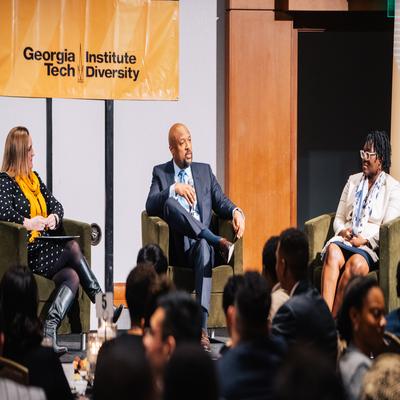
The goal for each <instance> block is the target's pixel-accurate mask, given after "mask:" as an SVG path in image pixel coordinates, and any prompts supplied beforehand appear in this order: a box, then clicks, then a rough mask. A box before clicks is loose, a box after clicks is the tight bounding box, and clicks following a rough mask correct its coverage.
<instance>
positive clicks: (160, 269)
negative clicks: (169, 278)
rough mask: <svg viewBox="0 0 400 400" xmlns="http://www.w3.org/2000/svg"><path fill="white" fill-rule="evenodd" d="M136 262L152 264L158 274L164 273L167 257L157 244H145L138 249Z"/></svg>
mask: <svg viewBox="0 0 400 400" xmlns="http://www.w3.org/2000/svg"><path fill="white" fill-rule="evenodd" d="M136 262H137V264H143V263H148V264H152V265H154V269H155V270H156V272H157V274H158V275H162V274H166V273H167V269H168V261H167V257H165V254H164V252H163V251H162V250H161V247H160V246H159V245H157V244H147V245H146V246H144V247H142V248H141V249H140V250H139V253H138V256H137V261H136Z"/></svg>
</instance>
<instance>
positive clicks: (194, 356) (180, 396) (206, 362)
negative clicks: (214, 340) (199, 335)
mask: <svg viewBox="0 0 400 400" xmlns="http://www.w3.org/2000/svg"><path fill="white" fill-rule="evenodd" d="M163 398H164V400H187V399H190V400H217V399H218V382H217V374H216V370H215V365H214V362H213V361H212V360H211V358H210V357H209V355H208V354H207V353H206V352H204V351H203V350H202V349H201V348H200V346H198V345H194V344H183V345H181V346H180V347H179V348H177V349H176V351H175V352H174V353H173V354H172V357H171V359H170V360H169V362H168V364H167V365H166V369H165V374H164V397H163Z"/></svg>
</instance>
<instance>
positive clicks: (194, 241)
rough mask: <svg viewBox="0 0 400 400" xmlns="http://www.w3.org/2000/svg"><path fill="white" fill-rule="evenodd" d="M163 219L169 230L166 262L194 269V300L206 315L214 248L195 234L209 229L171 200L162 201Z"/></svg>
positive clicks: (208, 305) (208, 304)
mask: <svg viewBox="0 0 400 400" xmlns="http://www.w3.org/2000/svg"><path fill="white" fill-rule="evenodd" d="M164 219H165V221H166V222H167V224H168V226H169V229H170V238H171V242H170V253H171V254H170V259H171V260H172V262H173V264H174V265H177V266H184V267H190V268H192V269H193V270H194V275H195V289H196V299H197V301H198V302H199V304H200V305H201V306H202V307H203V308H204V309H205V310H206V311H207V313H208V312H209V308H210V297H211V277H212V268H213V266H214V259H215V252H214V247H213V246H211V245H210V244H209V243H207V241H206V240H205V239H202V238H199V236H198V235H199V234H200V232H201V231H202V230H203V229H209V228H208V227H206V226H205V225H204V224H203V223H202V222H200V221H198V220H197V219H195V218H194V217H193V216H192V215H191V214H190V213H189V212H188V211H187V210H186V209H185V208H184V207H182V205H181V204H179V202H178V201H177V200H176V199H174V198H172V197H170V198H169V199H168V200H167V201H166V202H165V205H164Z"/></svg>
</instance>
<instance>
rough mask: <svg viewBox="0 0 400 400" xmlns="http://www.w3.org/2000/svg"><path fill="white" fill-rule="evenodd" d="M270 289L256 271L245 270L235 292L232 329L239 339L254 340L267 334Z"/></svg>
mask: <svg viewBox="0 0 400 400" xmlns="http://www.w3.org/2000/svg"><path fill="white" fill-rule="evenodd" d="M270 307H271V291H270V289H269V288H268V284H267V281H266V280H265V278H264V277H263V276H262V275H260V274H259V273H258V272H254V271H252V272H246V273H245V274H244V281H243V284H242V285H241V287H240V288H239V290H238V291H237V294H236V299H235V323H234V325H233V330H235V331H236V334H237V336H238V338H239V341H248V340H254V339H257V338H259V337H264V336H266V335H267V334H268V326H269V325H268V314H269V309H270Z"/></svg>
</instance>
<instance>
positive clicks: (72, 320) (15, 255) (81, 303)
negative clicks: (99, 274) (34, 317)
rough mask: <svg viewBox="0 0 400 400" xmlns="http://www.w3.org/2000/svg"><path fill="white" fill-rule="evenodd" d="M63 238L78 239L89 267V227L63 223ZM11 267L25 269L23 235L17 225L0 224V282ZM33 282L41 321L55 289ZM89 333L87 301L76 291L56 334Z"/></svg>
mask: <svg viewBox="0 0 400 400" xmlns="http://www.w3.org/2000/svg"><path fill="white" fill-rule="evenodd" d="M63 226H64V231H65V234H66V235H76V236H80V238H79V239H77V241H78V242H79V245H80V246H81V249H82V252H83V254H84V255H85V257H86V258H87V260H88V262H89V264H90V256H91V241H90V235H91V228H90V225H89V224H86V223H83V222H78V221H73V220H70V219H64V220H63ZM13 265H21V266H28V251H27V231H26V229H25V228H24V227H23V226H22V225H20V224H15V223H12V222H3V221H1V222H0V279H1V277H2V276H3V275H4V273H5V272H6V270H7V269H8V268H9V267H10V266H13ZM35 278H36V282H37V285H38V292H39V310H38V312H39V313H40V314H41V316H42V317H45V313H46V309H47V308H48V307H49V305H50V303H51V298H50V297H51V294H52V292H53V290H54V288H55V285H54V283H53V281H51V280H49V279H46V278H44V277H42V276H39V275H36V274H35ZM89 329H90V300H89V298H88V297H87V296H86V294H85V293H84V292H83V291H82V288H79V291H78V294H77V298H76V301H75V302H74V304H73V306H72V308H71V310H70V312H69V313H68V318H64V321H63V322H62V324H61V326H60V328H59V329H58V332H59V333H70V332H80V331H82V332H88V331H89Z"/></svg>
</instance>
